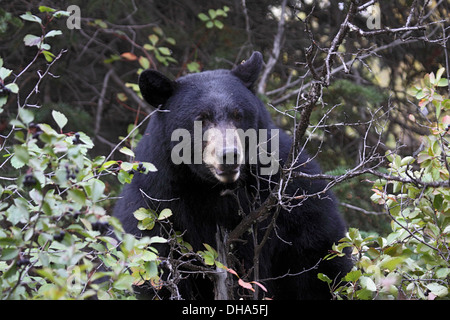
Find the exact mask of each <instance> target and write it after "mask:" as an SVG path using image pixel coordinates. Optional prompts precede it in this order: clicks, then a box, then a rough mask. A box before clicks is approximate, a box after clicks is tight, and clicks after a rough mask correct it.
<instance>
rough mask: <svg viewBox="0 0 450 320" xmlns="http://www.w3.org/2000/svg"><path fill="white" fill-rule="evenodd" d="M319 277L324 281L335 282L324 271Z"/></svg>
mask: <svg viewBox="0 0 450 320" xmlns="http://www.w3.org/2000/svg"><path fill="white" fill-rule="evenodd" d="M317 278H319V280H321V281H324V282H326V283H328V284H331V283H333V280H331V279H330V278H329V277H328V276H327V275H325V274H323V273H318V274H317Z"/></svg>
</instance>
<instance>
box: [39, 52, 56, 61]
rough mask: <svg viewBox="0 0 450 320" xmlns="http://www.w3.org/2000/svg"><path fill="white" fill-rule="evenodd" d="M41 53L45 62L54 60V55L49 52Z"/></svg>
mask: <svg viewBox="0 0 450 320" xmlns="http://www.w3.org/2000/svg"><path fill="white" fill-rule="evenodd" d="M42 53H43V54H44V58H45V60H47V62H52V61H53V59H55V55H54V54H53V53H51V52H50V51H47V50H43V51H42Z"/></svg>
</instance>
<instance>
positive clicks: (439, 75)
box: [436, 68, 445, 81]
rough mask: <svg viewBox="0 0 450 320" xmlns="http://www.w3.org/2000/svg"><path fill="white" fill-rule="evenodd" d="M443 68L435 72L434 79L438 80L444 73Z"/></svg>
mask: <svg viewBox="0 0 450 320" xmlns="http://www.w3.org/2000/svg"><path fill="white" fill-rule="evenodd" d="M444 71H445V68H440V69H439V70H438V71H437V72H436V80H437V81H439V80H440V79H441V78H442V74H443V73H444Z"/></svg>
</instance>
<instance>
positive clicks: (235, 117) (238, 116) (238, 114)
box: [231, 109, 243, 121]
mask: <svg viewBox="0 0 450 320" xmlns="http://www.w3.org/2000/svg"><path fill="white" fill-rule="evenodd" d="M231 116H232V118H233V120H235V121H241V120H242V118H243V115H242V112H241V111H240V110H239V109H235V110H234V111H233V113H232V114H231Z"/></svg>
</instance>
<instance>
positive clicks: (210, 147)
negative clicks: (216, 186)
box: [203, 126, 244, 183]
mask: <svg viewBox="0 0 450 320" xmlns="http://www.w3.org/2000/svg"><path fill="white" fill-rule="evenodd" d="M204 138H205V139H204V140H205V142H206V146H205V150H204V152H203V162H204V163H205V165H206V166H208V167H209V168H210V170H211V172H212V174H213V175H214V177H215V178H216V179H217V180H219V181H220V182H223V183H231V182H235V181H236V180H237V179H238V178H239V175H240V167H241V164H242V162H243V159H244V156H243V148H242V143H241V140H240V137H239V135H238V133H237V130H236V128H235V127H234V126H218V127H213V128H210V129H208V130H207V131H206V132H205V135H204Z"/></svg>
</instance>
